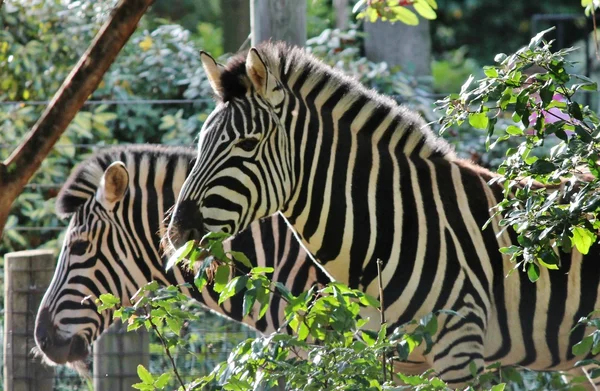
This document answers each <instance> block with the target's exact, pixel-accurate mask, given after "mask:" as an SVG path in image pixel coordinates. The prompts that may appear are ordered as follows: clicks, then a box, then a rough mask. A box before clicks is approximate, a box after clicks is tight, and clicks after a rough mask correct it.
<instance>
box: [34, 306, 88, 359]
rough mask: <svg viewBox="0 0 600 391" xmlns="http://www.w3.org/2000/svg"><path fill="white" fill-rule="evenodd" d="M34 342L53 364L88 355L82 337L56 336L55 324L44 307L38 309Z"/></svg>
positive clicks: (86, 346) (85, 343)
mask: <svg viewBox="0 0 600 391" xmlns="http://www.w3.org/2000/svg"><path fill="white" fill-rule="evenodd" d="M35 342H36V344H37V346H38V348H39V349H40V351H41V352H42V353H43V354H44V356H46V358H47V359H49V360H50V361H52V362H53V363H55V364H66V363H71V362H76V361H82V360H84V359H85V358H87V356H88V355H89V348H88V343H87V341H86V340H85V338H84V337H82V336H80V335H74V336H73V337H71V338H61V337H60V336H58V334H57V332H56V326H55V325H54V324H53V322H52V318H51V316H50V312H49V311H48V309H46V308H44V309H42V310H40V311H39V313H38V317H37V319H36V324H35Z"/></svg>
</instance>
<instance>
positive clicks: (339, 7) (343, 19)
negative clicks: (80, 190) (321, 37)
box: [333, 0, 350, 30]
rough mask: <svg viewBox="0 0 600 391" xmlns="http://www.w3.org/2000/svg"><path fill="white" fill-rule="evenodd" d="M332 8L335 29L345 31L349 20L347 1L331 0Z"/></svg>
mask: <svg viewBox="0 0 600 391" xmlns="http://www.w3.org/2000/svg"><path fill="white" fill-rule="evenodd" d="M333 8H334V9H335V28H338V29H340V30H345V29H347V28H348V22H349V19H350V13H349V12H348V11H349V10H348V0H333Z"/></svg>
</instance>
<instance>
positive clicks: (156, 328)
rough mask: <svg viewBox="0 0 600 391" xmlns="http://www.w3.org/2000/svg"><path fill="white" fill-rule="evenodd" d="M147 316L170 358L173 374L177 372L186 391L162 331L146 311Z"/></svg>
mask: <svg viewBox="0 0 600 391" xmlns="http://www.w3.org/2000/svg"><path fill="white" fill-rule="evenodd" d="M146 314H147V315H148V322H150V325H151V326H152V330H154V332H155V333H156V335H157V336H158V339H160V343H161V344H162V346H163V348H164V349H165V353H166V354H167V357H169V360H171V365H172V366H173V372H175V376H176V377H177V380H179V384H181V387H182V388H183V390H184V391H185V383H184V382H183V380H182V379H181V376H180V375H179V372H178V371H177V365H176V364H175V360H174V359H173V356H171V351H170V350H169V347H168V346H167V343H166V342H165V339H164V338H163V336H162V334H161V333H160V331H158V327H156V325H155V324H154V322H152V318H151V317H150V312H148V311H146Z"/></svg>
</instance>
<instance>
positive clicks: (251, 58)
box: [246, 48, 269, 96]
mask: <svg viewBox="0 0 600 391" xmlns="http://www.w3.org/2000/svg"><path fill="white" fill-rule="evenodd" d="M246 74H247V75H248V77H249V78H250V81H251V82H252V85H253V86H254V88H255V89H256V90H257V91H258V93H259V94H261V95H263V96H264V95H266V94H267V91H268V84H269V69H268V68H267V65H266V64H265V62H264V61H263V59H262V58H261V56H260V53H259V52H258V49H256V48H252V49H250V51H249V52H248V56H247V57H246Z"/></svg>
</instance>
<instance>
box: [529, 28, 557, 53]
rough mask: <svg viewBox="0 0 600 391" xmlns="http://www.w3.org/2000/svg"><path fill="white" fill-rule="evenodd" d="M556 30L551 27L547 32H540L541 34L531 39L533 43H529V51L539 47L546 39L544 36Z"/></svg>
mask: <svg viewBox="0 0 600 391" xmlns="http://www.w3.org/2000/svg"><path fill="white" fill-rule="evenodd" d="M554 29H555V27H550V28H549V29H547V30H544V31H540V32H539V33H537V34H536V35H535V36H534V37H533V38H531V41H529V49H533V48H535V47H536V46H538V45H539V44H540V43H541V42H542V40H543V39H544V35H546V34H547V33H548V32H550V31H552V30H554Z"/></svg>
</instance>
